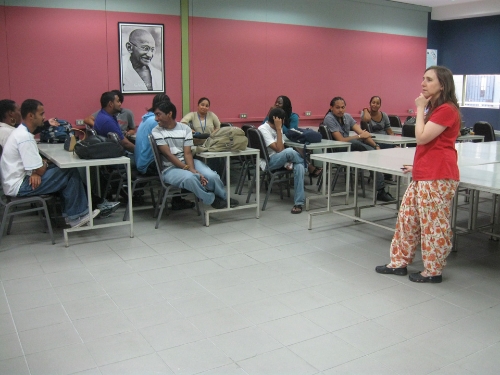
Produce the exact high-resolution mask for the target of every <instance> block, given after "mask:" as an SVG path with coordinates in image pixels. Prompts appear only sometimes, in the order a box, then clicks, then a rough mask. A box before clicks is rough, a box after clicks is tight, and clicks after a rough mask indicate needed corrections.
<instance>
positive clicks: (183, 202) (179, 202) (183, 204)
mask: <svg viewBox="0 0 500 375" xmlns="http://www.w3.org/2000/svg"><path fill="white" fill-rule="evenodd" d="M194 206H195V203H194V202H191V201H188V200H187V199H184V198H182V197H173V198H172V210H174V211H178V210H186V209H188V208H193V207H194Z"/></svg>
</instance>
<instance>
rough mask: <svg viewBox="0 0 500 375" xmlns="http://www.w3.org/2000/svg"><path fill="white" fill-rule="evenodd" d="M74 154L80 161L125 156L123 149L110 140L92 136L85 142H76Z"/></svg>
mask: <svg viewBox="0 0 500 375" xmlns="http://www.w3.org/2000/svg"><path fill="white" fill-rule="evenodd" d="M74 153H75V154H77V155H78V157H79V158H80V159H109V158H118V157H120V156H123V155H125V149H124V148H123V146H122V145H121V144H119V143H116V142H115V141H112V140H111V139H108V138H105V137H101V136H100V135H92V136H90V137H88V138H86V139H85V140H82V141H78V142H77V143H76V145H75V149H74Z"/></svg>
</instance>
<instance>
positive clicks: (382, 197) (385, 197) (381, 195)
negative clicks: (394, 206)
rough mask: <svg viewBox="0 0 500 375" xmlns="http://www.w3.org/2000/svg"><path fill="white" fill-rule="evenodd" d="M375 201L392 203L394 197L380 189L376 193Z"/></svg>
mask: <svg viewBox="0 0 500 375" xmlns="http://www.w3.org/2000/svg"><path fill="white" fill-rule="evenodd" d="M377 200H378V201H382V202H392V201H394V200H395V199H394V197H393V196H392V195H391V194H390V193H388V192H386V191H385V190H384V189H380V190H379V191H378V193H377Z"/></svg>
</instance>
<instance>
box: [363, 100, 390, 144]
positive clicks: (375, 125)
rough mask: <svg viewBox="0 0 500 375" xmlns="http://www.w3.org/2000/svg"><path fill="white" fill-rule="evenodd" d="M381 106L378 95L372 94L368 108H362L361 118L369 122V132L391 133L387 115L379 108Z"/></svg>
mask: <svg viewBox="0 0 500 375" xmlns="http://www.w3.org/2000/svg"><path fill="white" fill-rule="evenodd" d="M381 106H382V99H380V96H372V97H371V99H370V108H363V114H362V115H361V120H363V121H364V122H366V123H368V124H370V128H371V133H376V134H389V135H393V134H394V133H393V131H392V129H391V122H390V121H389V116H387V114H386V113H385V112H382V111H381V110H380V107H381ZM391 147H392V146H391ZM382 148H384V147H382Z"/></svg>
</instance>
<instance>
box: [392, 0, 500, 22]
mask: <svg viewBox="0 0 500 375" xmlns="http://www.w3.org/2000/svg"><path fill="white" fill-rule="evenodd" d="M397 1H398V2H400V3H407V4H414V5H422V6H426V7H430V8H432V15H431V18H432V19H433V20H437V21H444V20H453V19H460V18H471V17H484V16H493V15H499V14H500V0H397Z"/></svg>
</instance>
